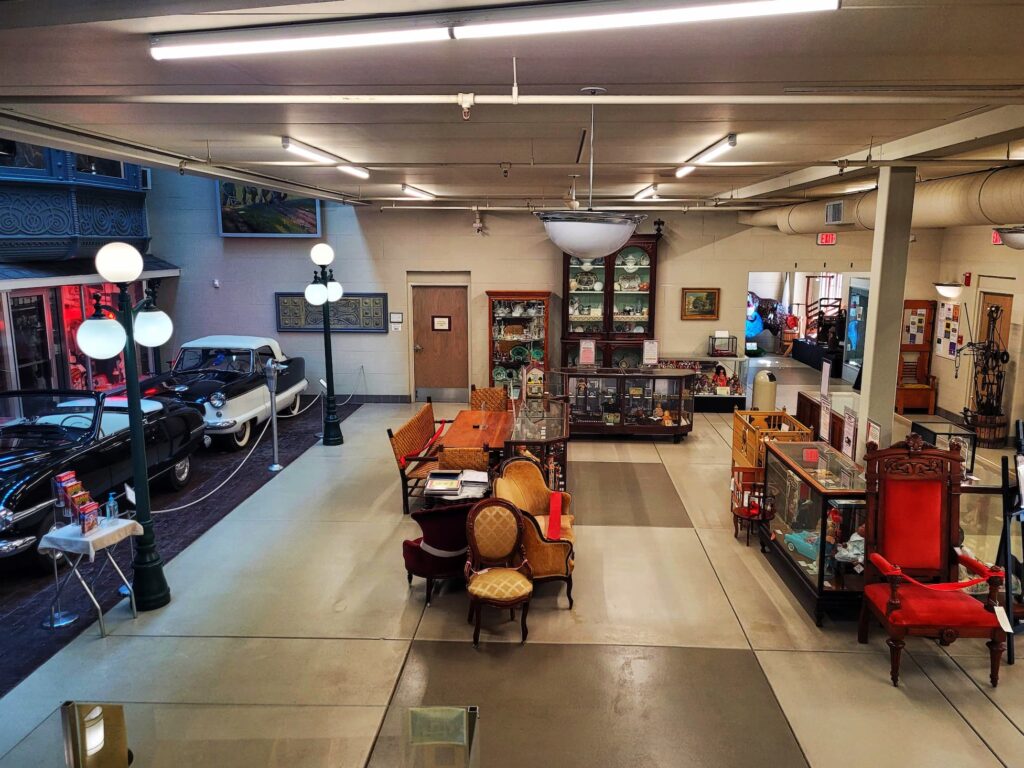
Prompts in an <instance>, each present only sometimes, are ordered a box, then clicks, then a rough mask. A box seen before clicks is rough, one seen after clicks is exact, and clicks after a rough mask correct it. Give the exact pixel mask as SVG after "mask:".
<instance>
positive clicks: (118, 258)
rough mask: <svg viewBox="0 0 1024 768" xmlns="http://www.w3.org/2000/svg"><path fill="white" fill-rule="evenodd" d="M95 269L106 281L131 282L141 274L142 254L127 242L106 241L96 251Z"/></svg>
mask: <svg viewBox="0 0 1024 768" xmlns="http://www.w3.org/2000/svg"><path fill="white" fill-rule="evenodd" d="M96 271H97V272H98V273H99V275H100V277H102V278H103V279H104V280H106V281H107V282H108V283H132V282H135V281H136V280H138V279H139V275H141V274H142V254H140V253H139V252H138V251H137V250H136V249H135V248H134V247H133V246H131V245H128V243H107V244H106V245H104V246H103V247H102V248H100V249H99V251H98V252H97V253H96Z"/></svg>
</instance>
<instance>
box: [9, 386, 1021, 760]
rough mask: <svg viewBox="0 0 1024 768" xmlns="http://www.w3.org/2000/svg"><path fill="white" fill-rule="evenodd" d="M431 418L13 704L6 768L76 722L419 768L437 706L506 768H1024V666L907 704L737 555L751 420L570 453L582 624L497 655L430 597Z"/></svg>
mask: <svg viewBox="0 0 1024 768" xmlns="http://www.w3.org/2000/svg"><path fill="white" fill-rule="evenodd" d="M796 378H798V379H799V378H801V377H800V376H797V377H796ZM802 378H804V379H807V381H805V382H803V386H813V379H814V377H813V375H812V374H810V373H807V374H805V375H804V376H803V377H802ZM787 381H788V379H787ZM798 386H799V384H796V383H794V384H786V385H785V386H783V387H780V400H783V401H786V400H787V399H791V400H795V391H796V388H797V387H798ZM457 409H458V406H438V408H437V410H438V413H439V414H441V415H450V414H451V413H454V412H455V411H456V410H457ZM412 411H413V406H402V405H367V406H363V407H362V408H360V409H359V411H357V412H356V413H355V414H354V415H353V416H352V417H350V418H349V419H348V420H347V421H346V422H345V437H346V443H345V445H344V446H340V447H335V448H324V447H321V446H316V447H314V448H312V449H310V450H309V451H308V452H307V453H306V454H305V455H303V456H302V457H301V458H299V459H298V460H297V461H295V462H294V463H293V464H292V465H291V466H289V467H288V468H287V469H286V470H285V471H284V472H282V473H281V474H280V475H279V476H278V477H276V478H274V479H273V480H272V481H271V482H270V483H268V484H267V485H265V486H264V487H263V488H262V489H260V490H259V491H258V492H257V493H256V494H255V495H253V496H252V497H251V498H249V499H248V500H246V501H245V502H244V503H243V504H242V505H241V506H239V507H238V508H237V509H236V510H235V511H234V512H233V513H231V514H230V515H228V516H227V517H226V518H225V519H224V520H223V521H221V522H220V523H219V524H217V525H216V526H215V527H214V528H213V529H212V530H210V531H209V532H208V533H207V534H206V535H204V536H203V537H202V538H201V539H199V540H198V541H197V542H196V543H195V544H193V545H192V546H191V547H189V548H188V549H187V550H186V551H185V552H183V553H182V554H181V555H179V556H178V557H177V558H176V559H175V560H174V561H173V562H172V563H171V564H170V565H169V567H168V569H167V576H168V580H169V581H170V583H171V585H172V587H173V590H174V601H173V602H172V603H171V604H170V605H169V606H167V607H166V608H164V609H162V610H159V611H156V612H154V613H150V614H145V615H142V616H140V617H139V619H137V620H134V621H133V620H131V619H130V617H129V613H128V611H127V608H126V607H125V605H124V604H122V605H119V606H117V607H115V608H114V609H113V610H112V611H111V612H110V614H109V618H108V626H112V627H113V634H112V635H111V636H110V637H108V638H106V639H100V637H99V635H98V632H97V630H96V629H95V628H92V629H90V630H89V631H88V632H86V633H85V634H83V635H82V636H80V637H79V638H77V639H76V640H75V641H74V642H73V643H71V644H70V645H69V646H68V647H67V648H66V649H65V650H63V651H62V652H61V653H59V654H58V655H57V656H55V657H54V658H53V659H52V660H51V661H49V662H48V663H47V664H45V665H44V666H43V667H41V668H40V669H39V670H38V671H37V672H36V673H35V674H33V675H32V676H30V677H29V678H28V679H27V680H25V681H24V682H23V683H22V684H21V685H19V686H18V687H17V688H15V689H14V690H13V691H12V692H11V693H10V694H9V695H8V696H6V697H5V698H3V699H2V700H0V755H6V756H5V757H4V758H2V759H0V766H2V768H11V767H13V766H16V767H17V768H22V767H23V766H41V767H42V766H45V767H46V768H52V766H55V765H61V764H62V763H61V762H60V760H61V752H60V750H59V744H57V742H56V739H55V737H56V736H57V735H58V734H59V732H60V724H59V718H57V717H56V716H54V715H53V712H54V710H55V708H56V707H57V706H58V705H59V704H60V702H62V701H64V700H66V699H79V700H95V701H109V702H129V705H128V707H127V718H128V727H129V740H130V742H131V744H132V746H133V749H135V752H136V754H137V755H138V756H139V758H140V761H137V764H142V765H147V766H165V765H166V766H171V765H176V766H177V765H188V766H192V767H194V768H205V767H206V766H217V768H234V767H235V766H246V767H247V768H251V767H253V766H275V767H278V766H280V767H281V768H284V766H288V767H289V768H306V767H307V766H309V767H310V768H328V767H331V768H334V767H339V768H340V767H346V768H347V767H348V766H354V767H362V766H365V765H371V766H374V767H375V768H377V767H380V768H392V767H398V766H401V765H402V764H403V763H402V759H401V757H400V754H401V747H400V743H401V739H402V735H403V733H404V728H405V727H406V718H405V715H406V709H407V708H408V707H410V706H417V705H421V704H426V705H435V704H445V705H477V706H479V707H480V711H481V721H480V722H481V731H480V733H481V737H482V742H481V747H482V750H483V751H482V762H481V765H482V766H485V767H486V768H505V766H517V767H518V766H552V767H557V768H574V767H575V766H587V767H588V768H590V767H600V768H603V767H605V766H607V767H608V768H617V767H619V766H622V767H628V768H647V767H651V768H661V767H662V766H709V767H711V766H714V767H715V768H730V767H732V766H737V767H740V766H742V767H743V768H749V767H750V766H767V765H771V766H773V768H789V767H790V766H805V765H811V766H821V767H822V768H825V767H828V768H832V767H833V766H837V765H868V766H900V767H901V768H907V767H915V766H922V767H923V766H932V765H940V764H941V765H950V766H957V767H958V768H961V767H962V768H968V767H973V766H999V765H1004V766H1018V765H1022V766H1024V735H1022V730H1021V729H1022V727H1024V663H1021V664H1018V665H1017V666H1015V667H1005V668H1004V670H1003V679H1002V683H1001V684H1000V686H999V688H998V689H996V690H992V689H991V688H990V687H989V685H988V682H987V652H986V649H985V647H984V646H983V645H982V643H981V642H979V641H970V640H965V641H960V642H957V643H955V644H954V645H953V646H951V647H950V648H948V649H942V648H940V647H938V646H936V645H934V644H930V643H926V642H917V643H912V644H910V646H909V653H908V654H907V658H906V660H905V662H904V671H903V678H902V683H901V686H900V687H899V688H894V687H893V686H892V685H891V684H890V683H889V678H888V653H887V649H886V648H885V645H884V642H883V638H882V636H881V633H880V632H876V633H874V636H873V639H872V642H871V644H870V645H867V646H862V645H858V644H857V642H856V638H855V628H854V626H853V624H852V623H849V622H833V621H829V620H827V621H826V623H825V626H824V627H822V628H818V627H816V626H815V625H814V622H813V620H812V619H811V618H810V617H809V616H808V614H807V612H806V611H805V610H804V608H803V607H802V606H801V605H800V603H798V602H797V600H796V599H795V598H794V596H793V594H792V593H791V592H790V590H789V588H788V587H787V586H786V584H784V583H783V582H782V581H781V580H780V579H779V577H778V576H777V575H776V573H775V571H774V569H773V568H772V567H771V564H770V563H769V562H768V560H766V558H765V556H764V555H762V554H761V553H760V552H759V551H758V548H757V547H756V546H750V547H749V548H748V547H745V546H744V545H743V543H742V540H741V541H737V540H735V539H734V538H733V534H732V523H731V518H730V515H729V511H728V485H729V443H728V441H729V438H730V420H729V419H730V417H729V416H727V415H716V414H707V415H700V414H699V415H697V417H696V423H695V429H694V432H693V434H692V435H690V437H689V438H688V439H687V440H685V441H684V442H683V443H681V444H679V445H673V444H671V443H663V442H662V443H653V442H628V443H626V442H623V443H610V442H598V441H593V442H574V443H573V444H571V446H570V454H569V457H570V460H571V464H570V469H569V481H570V488H571V490H572V491H573V492H574V495H575V498H574V505H573V506H574V512H575V513H576V514H577V524H578V526H579V527H578V529H577V530H578V534H577V561H576V577H575V587H574V591H573V592H574V597H575V599H576V605H575V608H574V609H573V610H571V611H570V610H569V607H568V602H567V600H566V598H565V594H564V587H563V586H562V585H560V584H558V583H551V584H546V585H540V586H538V589H537V593H536V595H535V597H534V601H533V603H532V605H531V609H530V614H529V621H530V639H529V642H528V643H527V644H526V645H525V646H523V645H520V644H519V642H518V625H517V624H516V623H513V622H510V621H509V619H508V616H507V614H503V613H501V612H499V611H485V614H484V631H483V635H482V643H481V647H480V649H479V650H475V649H474V648H473V646H472V644H471V628H470V627H469V625H467V624H466V597H465V592H464V590H463V589H462V588H461V587H459V586H458V585H455V584H445V585H443V586H442V588H441V589H440V590H439V592H438V594H437V595H436V596H435V598H434V601H433V605H432V606H431V607H430V608H424V606H423V596H424V595H423V589H424V585H423V582H422V581H421V580H418V579H417V580H414V583H413V585H412V587H411V588H410V587H409V585H408V584H407V583H406V577H405V570H404V568H403V565H402V559H401V541H402V540H403V539H404V538H411V537H414V536H415V535H416V530H417V528H416V526H415V524H414V523H411V522H410V521H408V520H407V519H403V517H402V515H401V500H400V496H399V491H398V483H397V473H396V471H395V468H394V463H393V461H392V458H391V453H390V448H389V446H388V442H387V439H386V436H385V434H384V429H385V427H386V426H393V425H398V424H400V423H401V422H402V421H403V420H404V419H406V418H407V417H408V415H409V414H410V413H412Z"/></svg>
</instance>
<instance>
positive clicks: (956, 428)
mask: <svg viewBox="0 0 1024 768" xmlns="http://www.w3.org/2000/svg"><path fill="white" fill-rule="evenodd" d="M913 423H914V424H919V425H920V426H922V427H924V428H925V429H927V430H928V431H929V432H932V433H934V434H936V435H970V436H971V437H973V436H974V430H972V429H967V428H966V427H961V426H960V425H959V424H954V423H953V422H951V421H946V420H945V419H935V418H929V419H914V420H913Z"/></svg>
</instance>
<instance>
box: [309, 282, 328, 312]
mask: <svg viewBox="0 0 1024 768" xmlns="http://www.w3.org/2000/svg"><path fill="white" fill-rule="evenodd" d="M327 293H328V292H327V286H326V285H324V284H323V283H310V284H309V285H307V286H306V292H305V295H306V301H308V302H309V303H310V304H312V305H313V306H314V307H319V306H321V305H322V304H324V303H325V302H326V301H327Z"/></svg>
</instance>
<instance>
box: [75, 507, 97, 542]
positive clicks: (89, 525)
mask: <svg viewBox="0 0 1024 768" xmlns="http://www.w3.org/2000/svg"><path fill="white" fill-rule="evenodd" d="M78 515H79V520H80V522H81V524H82V533H83V534H84V533H89V531H91V530H93V529H94V528H96V526H98V525H99V524H100V505H99V504H97V503H96V502H95V501H90V502H89V503H88V504H86V505H85V506H84V507H82V509H81V510H80V511H79V513H78Z"/></svg>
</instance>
